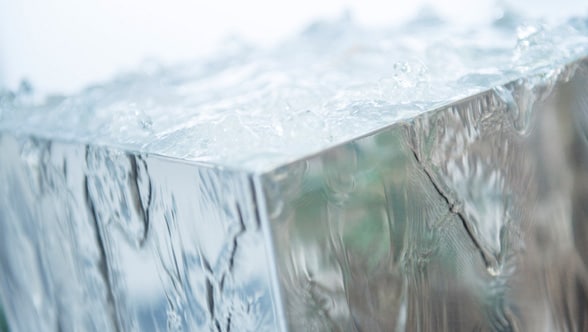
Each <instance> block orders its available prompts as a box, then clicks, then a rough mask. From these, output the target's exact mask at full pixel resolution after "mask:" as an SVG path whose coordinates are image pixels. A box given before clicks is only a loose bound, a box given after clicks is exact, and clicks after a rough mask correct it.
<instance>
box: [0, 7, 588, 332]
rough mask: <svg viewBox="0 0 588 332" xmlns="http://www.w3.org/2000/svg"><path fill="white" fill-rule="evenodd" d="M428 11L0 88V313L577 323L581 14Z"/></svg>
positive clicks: (163, 320)
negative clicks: (102, 77) (40, 91)
mask: <svg viewBox="0 0 588 332" xmlns="http://www.w3.org/2000/svg"><path fill="white" fill-rule="evenodd" d="M427 15H428V16H422V17H420V18H419V19H416V20H415V21H413V22H411V23H409V24H407V25H406V26H402V27H397V28H393V29H392V28H391V29H387V30H367V29H363V28H361V27H358V26H355V25H354V24H353V22H351V21H350V20H348V19H345V18H344V19H342V20H341V21H337V22H331V23H317V24H315V25H313V26H311V27H309V28H308V29H307V30H306V31H305V32H304V33H302V34H301V35H300V36H298V37H296V38H294V39H293V40H290V41H287V42H285V43H284V44H282V45H280V46H279V47H277V48H276V49H272V50H261V49H255V48H252V47H248V46H247V45H241V44H238V43H237V44H234V45H233V44H231V45H227V49H226V50H223V51H222V52H221V53H220V55H219V56H218V57H217V58H215V59H212V60H209V61H200V62H195V63H191V64H184V65H179V66H175V67H169V68H160V67H157V66H152V65H150V66H147V67H145V68H143V70H140V71H137V72H134V73H129V74H125V75H122V76H120V77H118V78H117V79H115V80H113V81H112V82H108V83H104V84H100V85H96V86H93V87H90V88H87V89H85V90H83V91H82V92H80V93H79V94H78V95H75V96H69V97H59V96H52V97H49V98H44V99H43V100H39V99H40V98H39V97H38V96H36V95H35V94H34V92H33V91H32V89H31V87H30V86H29V85H27V84H24V85H23V86H22V87H21V89H20V90H19V91H18V92H15V93H11V92H3V93H2V94H1V95H0V152H1V153H0V183H2V184H3V186H0V272H1V274H0V276H1V278H0V297H1V300H2V304H3V307H4V310H5V312H6V314H7V317H8V320H9V323H10V326H11V328H13V329H15V330H18V331H43V330H55V331H78V330H83V331H86V330H87V331H116V330H123V331H165V330H168V331H180V330H187V331H276V330H292V331H364V330H367V331H518V330H523V331H584V330H586V329H588V268H587V267H588V211H587V209H586V204H585V202H586V200H587V199H588V174H587V170H588V92H587V91H588V20H586V19H585V18H576V19H571V20H569V21H567V22H565V23H562V24H559V25H553V26H551V25H549V24H547V23H542V22H528V21H525V20H523V19H521V18H517V16H516V15H514V14H513V13H505V14H504V15H503V16H502V17H501V18H500V19H498V20H497V21H496V22H493V23H492V24H491V25H489V26H478V27H474V28H471V29H468V30H461V29H460V28H458V27H456V26H452V25H451V24H448V23H444V22H443V21H442V20H439V19H438V18H436V17H435V16H432V15H431V14H430V13H429V14H427ZM1 323H2V322H1V321H0V324H1Z"/></svg>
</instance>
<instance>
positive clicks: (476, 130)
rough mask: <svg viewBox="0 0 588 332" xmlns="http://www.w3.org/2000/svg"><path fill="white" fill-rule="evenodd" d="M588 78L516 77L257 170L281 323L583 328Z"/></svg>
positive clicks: (585, 67) (587, 285) (565, 73)
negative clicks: (361, 135) (277, 165)
mask: <svg viewBox="0 0 588 332" xmlns="http://www.w3.org/2000/svg"><path fill="white" fill-rule="evenodd" d="M587 78H588V62H586V61H582V62H579V63H576V64H572V65H570V66H569V67H567V68H566V69H563V70H561V72H559V73H556V74H555V75H554V76H553V77H551V78H549V79H540V78H538V77H529V78H525V79H521V80H517V81H514V82H512V83H509V84H506V85H505V86H501V87H497V88H496V89H494V90H490V91H487V92H485V93H482V94H478V95H475V96H472V97H471V98H468V99H466V100H463V101H460V102H457V103H454V104H451V105H449V106H447V107H442V108H440V109H438V110H436V111H433V112H429V113H427V114H425V115H422V116H419V117H416V118H415V119H413V120H412V121H409V122H405V123H400V124H397V125H395V126H391V127H390V128H388V129H385V130H382V131H379V132H377V133H375V134H373V135H370V136H367V137H365V138H361V139H358V140H354V141H351V142H348V143H345V144H342V145H340V146H337V147H335V148H332V149H329V150H328V151H325V152H324V153H321V154H319V155H317V156H314V157H310V158H305V159H302V160H300V161H297V162H294V163H292V164H290V165H287V166H284V167H282V168H280V169H278V170H276V171H274V172H270V173H268V174H266V175H264V183H265V193H266V197H267V200H268V215H269V216H270V219H271V225H272V228H273V234H274V242H275V243H276V253H277V266H278V271H279V276H280V283H281V286H282V292H283V297H284V304H285V310H286V314H287V319H288V324H289V326H290V328H291V330H294V331H348V330H349V331H355V330H358V331H363V330H368V331H475V330H483V331H511V330H523V331H574V330H583V329H585V328H586V327H587V326H588V325H586V324H587V323H588V322H587V321H586V318H587V315H588V270H587V268H586V263H585V262H586V257H587V255H588V252H587V251H586V246H585V243H586V241H587V238H586V225H587V224H586V219H585V218H584V217H585V212H584V211H585V207H584V206H585V204H583V203H580V202H579V200H581V199H580V198H579V197H577V195H583V193H584V192H585V190H584V189H580V192H581V193H582V194H579V193H578V190H579V189H578V188H584V182H583V180H584V175H583V173H584V169H585V167H586V161H585V158H584V156H585V154H586V152H585V147H586V136H585V128H584V126H583V125H578V124H579V123H580V122H581V121H584V118H585V115H586V114H587V112H588V108H587V107H588V104H586V80H587ZM579 146H581V147H579ZM582 197H584V196H582Z"/></svg>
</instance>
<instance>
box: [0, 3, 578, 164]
mask: <svg viewBox="0 0 588 332" xmlns="http://www.w3.org/2000/svg"><path fill="white" fill-rule="evenodd" d="M513 16H514V14H512V13H506V14H504V15H503V16H502V19H499V20H497V21H496V22H494V24H493V25H491V26H485V25H480V26H473V27H471V28H469V29H467V30H464V29H460V28H459V27H456V26H453V25H451V24H449V23H444V22H442V21H441V20H440V19H439V18H436V17H435V16H434V14H432V13H430V12H428V13H426V14H425V15H424V16H421V17H420V18H419V19H415V20H414V21H413V22H410V23H409V24H407V25H406V26H402V27H396V28H390V29H387V30H385V29H382V30H369V29H364V28H362V27H359V26H356V25H354V23H353V22H352V21H351V20H350V19H349V18H348V17H343V18H342V19H341V20H339V21H335V22H320V23H316V24H314V25H312V26H310V27H309V28H308V29H306V30H305V31H304V32H303V33H302V34H301V35H300V36H298V37H296V38H293V39H292V40H289V41H287V42H284V43H283V44H282V45H280V46H279V47H277V48H275V49H270V50H263V49H256V48H253V47H248V46H247V45H243V44H241V43H239V42H238V41H232V42H230V43H229V42H228V43H227V45H226V49H225V50H223V51H222V52H219V53H220V54H219V55H218V56H217V57H216V58H214V59H210V60H208V61H197V62H194V63H189V64H183V65H178V66H174V67H169V68H161V67H158V66H157V65H155V64H153V63H149V64H147V65H146V66H144V68H143V69H141V70H137V71H136V72H133V73H129V74H124V75H121V76H119V77H117V78H116V79H114V80H113V81H111V82H107V83H103V84H98V85H95V86H93V87H90V88H87V89H85V90H84V91H82V92H80V93H79V94H77V95H75V96H69V97H56V96H54V97H53V98H50V99H49V100H47V101H46V102H44V103H34V102H31V100H34V99H35V98H32V97H30V96H29V95H30V93H29V92H30V87H28V86H23V87H22V89H21V94H20V95H19V97H21V96H22V97H23V98H22V99H23V100H21V101H20V102H16V103H15V102H14V101H11V99H12V98H11V97H10V96H8V95H5V96H4V98H3V99H4V101H2V102H0V104H1V105H3V106H1V107H0V109H1V111H0V112H1V113H0V116H1V117H2V121H1V122H0V128H1V129H2V130H9V131H22V132H26V133H34V134H35V135H36V136H43V137H47V138H51V139H56V138H59V139H62V140H67V141H76V142H77V141H82V142H91V143H92V144H95V145H105V146H116V147H120V148H122V149H124V150H129V151H140V152H144V153H150V154H158V155H163V156H169V157H174V158H179V159H186V160H191V161H198V162H210V163H214V164H220V165H224V166H229V167H234V168H240V169H241V168H247V169H249V170H255V171H258V170H259V171H263V170H269V169H272V168H275V167H276V166H279V165H281V164H283V163H284V162H288V161H292V160H294V159H298V158H300V157H301V156H306V155H310V154H312V153H316V152H319V151H321V150H322V149H324V148H326V147H330V146H334V145H336V144H339V143H342V142H345V141H347V140H349V139H353V138H356V137H359V136H362V135H365V134H366V133H369V132H372V131H374V130H376V129H379V128H382V127H385V126H387V125H389V124H391V123H394V122H398V121H401V120H404V119H407V118H410V117H413V116H415V115H417V114H420V113H423V112H424V111H427V110H430V109H433V108H436V107H439V106H441V105H446V104H448V103H450V102H453V101H457V100H459V99H460V98H464V97H468V96H471V95H473V94H475V93H479V92H482V91H485V90H488V89H490V88H493V87H495V86H497V85H500V84H504V83H507V82H509V81H511V80H514V79H517V78H519V77H521V76H529V75H535V74H541V75H544V76H546V77H545V79H549V78H550V77H553V76H555V75H557V73H558V71H559V70H561V68H562V66H563V65H565V64H567V63H569V62H570V61H573V60H577V59H578V58H579V57H582V56H584V55H585V54H586V53H587V49H588V28H587V27H586V21H585V20H583V19H574V20H571V21H570V22H566V23H565V24H561V25H554V26H549V25H548V24H547V23H542V22H526V21H525V20H523V19H518V21H516V17H513ZM508 18H510V19H508ZM513 20H515V21H514V22H513ZM27 93H28V94H27ZM27 101H29V102H27Z"/></svg>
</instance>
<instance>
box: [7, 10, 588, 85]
mask: <svg viewBox="0 0 588 332" xmlns="http://www.w3.org/2000/svg"><path fill="white" fill-rule="evenodd" d="M427 2H428V0H410V1H391V2H388V3H387V4H386V5H382V3H385V1H381V0H346V1H341V0H314V1H310V0H298V1H288V2H281V1H275V0H274V1H272V0H247V1H235V0H233V1H229V0H209V1H199V0H192V1H189V0H166V1H163V0H159V1H153V0H0V87H8V88H10V89H15V88H16V87H17V86H18V84H19V82H20V81H21V80H22V79H23V78H27V79H28V80H29V81H31V82H32V83H33V86H34V87H35V88H36V89H37V90H40V91H41V92H64V93H69V92H73V91H75V90H78V89H80V88H81V87H83V86H84V85H87V84H89V83H91V82H95V81H101V80H106V79H109V78H111V77H112V76H113V75H114V74H115V73H116V72H118V71H120V70H126V69H132V68H134V67H136V66H137V65H139V64H140V63H141V62H142V61H143V60H144V59H148V58H151V59H158V60H159V61H162V62H174V61H181V60H184V59H189V58H193V57H196V56H203V55H205V54H207V53H210V52H211V51H212V50H213V49H215V48H216V47H218V45H219V44H220V43H221V42H222V40H223V39H224V38H225V37H226V36H228V35H238V36H240V37H243V38H244V39H246V40H248V41H251V42H254V43H257V44H261V45H271V44H272V43H275V42H276V41H278V40H280V39H283V38H286V37H287V36H289V35H292V34H295V33H297V32H298V31H300V30H301V29H303V28H304V27H305V26H306V25H307V24H309V23H310V22H312V21H315V20H317V19H319V18H327V19H328V18H336V17H340V16H341V15H342V13H343V12H344V11H345V10H346V9H348V10H350V11H351V13H352V14H353V17H354V19H355V20H357V21H359V22H360V23H362V24H366V25H390V24H394V23H400V22H402V21H403V20H406V19H407V18H410V17H411V16H413V15H414V14H415V13H416V12H417V11H418V10H419V9H420V8H421V7H422V6H423V4H425V3H427ZM513 2H514V1H513ZM514 3H515V4H516V3H517V2H514ZM519 3H520V2H519ZM587 6H588V2H587V3H584V1H578V0H558V1H550V0H535V1H529V2H528V5H527V6H526V8H525V7H524V6H521V5H516V6H515V7H520V8H525V10H526V11H527V12H529V11H531V12H530V14H532V15H547V14H549V15H553V13H554V12H557V13H563V14H568V13H581V14H588V11H587V10H586V8H587ZM432 7H434V8H435V9H436V10H437V11H438V12H439V13H440V14H442V15H444V16H446V17H447V18H448V19H451V20H454V21H463V22H465V23H467V22H470V21H476V20H480V19H482V20H483V19H488V18H489V17H491V15H492V11H493V10H495V8H497V7H496V5H495V1H493V0H479V1H469V0H444V1H436V2H434V4H433V5H432Z"/></svg>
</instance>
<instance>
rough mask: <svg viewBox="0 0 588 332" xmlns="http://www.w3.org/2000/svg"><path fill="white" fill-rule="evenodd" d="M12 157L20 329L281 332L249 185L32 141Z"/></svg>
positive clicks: (7, 262)
mask: <svg viewBox="0 0 588 332" xmlns="http://www.w3.org/2000/svg"><path fill="white" fill-rule="evenodd" d="M0 146H1V149H2V152H3V153H2V157H0V170H1V172H0V181H1V182H2V183H3V184H4V185H3V186H2V188H1V189H0V190H1V192H0V207H1V208H0V234H1V238H2V241H0V270H1V272H2V276H3V277H2V279H0V289H2V292H1V294H2V300H3V304H4V308H5V310H6V312H7V315H8V317H9V319H10V323H11V327H12V328H13V329H14V330H18V331H48V330H55V331H117V330H123V331H165V330H168V331H181V330H190V331H211V330H215V329H216V327H217V326H219V327H220V328H222V330H223V331H228V330H231V329H232V330H241V331H275V330H279V329H280V325H279V323H280V322H279V321H278V319H277V312H278V310H277V308H279V302H278V299H277V298H276V296H277V294H276V293H275V289H274V287H275V286H274V285H275V284H274V283H273V282H272V281H271V280H272V278H273V277H272V274H273V273H274V272H273V269H272V267H273V261H272V260H270V256H269V253H268V247H267V246H266V237H265V235H264V233H263V231H262V226H261V220H260V219H259V218H260V217H259V215H260V214H259V210H258V209H259V208H258V206H257V204H256V195H257V194H256V193H255V191H254V188H253V183H252V179H251V177H249V176H248V175H246V174H244V173H235V172H230V171H221V170H218V169H213V168H206V167H196V166H195V165H192V164H186V163H182V162H177V161H170V160H167V159H165V158H161V157H156V156H144V155H134V154H130V153H126V152H122V151H119V150H113V149H107V148H99V147H91V146H85V145H79V144H77V145H76V144H64V143H59V142H49V141H45V140H38V139H32V138H28V137H19V138H15V137H11V136H8V135H2V136H0ZM282 324H283V323H282Z"/></svg>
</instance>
